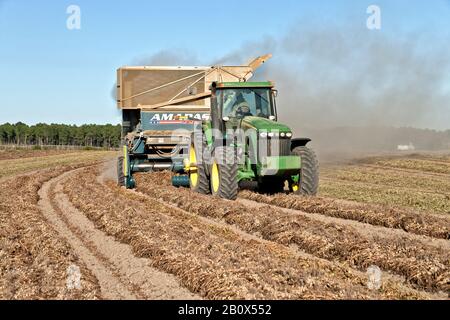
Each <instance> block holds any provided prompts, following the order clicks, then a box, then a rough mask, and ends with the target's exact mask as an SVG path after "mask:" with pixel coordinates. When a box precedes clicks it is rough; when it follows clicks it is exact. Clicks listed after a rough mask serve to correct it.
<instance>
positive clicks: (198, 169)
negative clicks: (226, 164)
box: [188, 141, 210, 194]
mask: <svg viewBox="0 0 450 320" xmlns="http://www.w3.org/2000/svg"><path fill="white" fill-rule="evenodd" d="M201 147H202V144H201V143H197V142H195V141H194V142H193V143H191V145H190V147H189V171H188V172H189V185H190V187H191V189H192V190H193V191H194V192H198V193H201V194H209V193H210V189H209V178H208V174H207V171H206V163H205V161H204V160H203V150H204V149H203V150H202V148H201ZM203 147H204V146H203Z"/></svg>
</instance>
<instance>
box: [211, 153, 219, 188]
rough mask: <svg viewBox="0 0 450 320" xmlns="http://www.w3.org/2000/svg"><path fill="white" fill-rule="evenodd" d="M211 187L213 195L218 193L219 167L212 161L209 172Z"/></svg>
mask: <svg viewBox="0 0 450 320" xmlns="http://www.w3.org/2000/svg"><path fill="white" fill-rule="evenodd" d="M211 185H212V189H213V192H214V193H217V192H218V191H219V186H220V176H219V166H218V165H217V163H216V162H215V161H214V163H213V165H212V170H211Z"/></svg>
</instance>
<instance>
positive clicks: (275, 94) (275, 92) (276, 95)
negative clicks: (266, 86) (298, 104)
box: [272, 89, 278, 98]
mask: <svg viewBox="0 0 450 320" xmlns="http://www.w3.org/2000/svg"><path fill="white" fill-rule="evenodd" d="M272 94H273V96H274V97H275V98H276V97H278V90H276V89H274V90H272Z"/></svg>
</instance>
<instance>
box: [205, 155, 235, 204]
mask: <svg viewBox="0 0 450 320" xmlns="http://www.w3.org/2000/svg"><path fill="white" fill-rule="evenodd" d="M214 166H216V169H217V173H218V177H217V178H218V180H215V178H214V177H216V175H215V169H214ZM209 172H210V173H211V177H210V185H211V193H212V194H213V196H216V197H220V198H223V199H228V200H236V198H237V195H238V190H239V184H238V163H237V160H236V154H235V149H234V148H232V147H217V148H216V149H215V150H214V156H213V158H212V163H211V166H210V171H209ZM215 181H216V182H215ZM214 183H218V185H217V188H216V186H215V185H214Z"/></svg>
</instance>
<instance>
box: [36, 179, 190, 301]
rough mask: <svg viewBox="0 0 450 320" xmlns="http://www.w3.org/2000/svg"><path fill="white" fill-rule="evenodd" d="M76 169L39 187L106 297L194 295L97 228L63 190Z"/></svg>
mask: <svg viewBox="0 0 450 320" xmlns="http://www.w3.org/2000/svg"><path fill="white" fill-rule="evenodd" d="M79 171H80V170H74V171H70V172H67V173H64V174H63V175H61V176H59V177H57V178H55V179H52V180H51V181H49V182H47V183H46V184H44V185H43V187H42V188H41V190H40V191H39V195H40V197H41V200H40V202H39V205H40V207H41V209H42V212H43V213H44V215H45V216H46V217H47V219H48V220H49V221H50V222H51V223H52V224H53V225H54V227H55V229H56V230H57V231H58V232H59V233H60V234H61V235H62V236H63V237H65V238H66V239H67V240H68V242H69V243H70V244H71V246H72V247H73V248H74V250H75V251H76V252H77V253H78V255H79V256H80V257H81V258H82V260H83V261H85V263H86V264H87V266H88V267H89V268H90V269H91V271H92V272H93V274H94V275H95V276H96V277H97V279H98V281H99V284H100V287H101V291H102V295H103V298H105V299H140V298H145V299H193V298H198V297H197V296H195V295H193V294H192V293H190V292H189V291H188V290H187V289H185V288H182V287H181V286H180V285H179V284H178V282H177V281H176V279H175V278H174V277H173V276H171V275H169V274H166V273H163V272H161V271H158V270H156V269H154V268H152V267H150V266H149V265H148V261H147V259H142V258H137V257H135V256H134V255H133V253H132V251H131V249H130V247H129V246H127V245H125V244H122V243H119V242H117V241H115V240H114V238H112V237H110V236H107V235H106V234H104V233H103V232H102V231H100V230H98V229H96V228H95V226H94V224H93V223H92V222H91V221H90V220H89V219H87V218H86V217H85V215H84V214H83V213H81V212H79V211H78V210H77V209H76V208H75V207H74V206H73V205H71V204H70V201H69V200H68V199H67V196H66V195H64V194H63V193H62V186H61V183H62V182H63V181H64V180H65V179H67V178H68V177H69V176H70V175H73V174H76V173H77V172H79Z"/></svg>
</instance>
